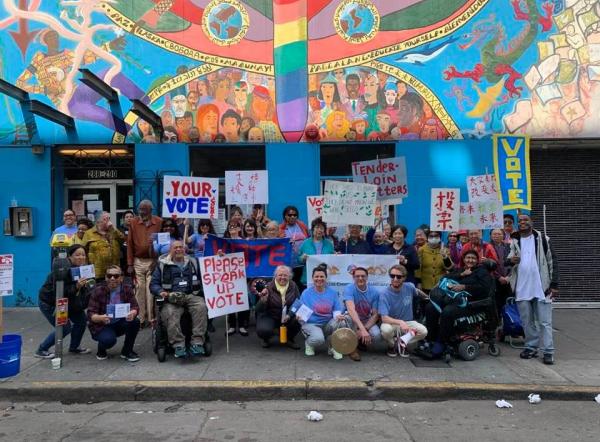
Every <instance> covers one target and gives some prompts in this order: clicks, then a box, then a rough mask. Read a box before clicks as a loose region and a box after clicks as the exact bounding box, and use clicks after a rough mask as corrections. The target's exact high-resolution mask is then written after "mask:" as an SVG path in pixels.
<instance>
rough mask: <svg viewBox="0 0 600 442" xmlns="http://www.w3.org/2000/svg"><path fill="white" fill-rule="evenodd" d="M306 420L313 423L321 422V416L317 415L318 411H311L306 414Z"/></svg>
mask: <svg viewBox="0 0 600 442" xmlns="http://www.w3.org/2000/svg"><path fill="white" fill-rule="evenodd" d="M306 418H307V419H308V420H309V421H313V422H319V421H322V420H323V415H322V414H321V413H319V412H318V411H314V410H313V411H311V412H310V413H308V414H307V415H306Z"/></svg>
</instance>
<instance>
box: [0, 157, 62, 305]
mask: <svg viewBox="0 0 600 442" xmlns="http://www.w3.org/2000/svg"><path fill="white" fill-rule="evenodd" d="M50 157H51V152H50V149H49V148H46V150H45V152H44V154H42V155H34V154H33V153H32V152H31V147H29V146H27V147H8V146H0V215H1V216H0V218H1V219H2V221H4V218H8V208H9V206H10V205H11V200H12V199H13V197H14V198H15V199H16V200H17V203H18V205H19V206H26V207H32V208H33V233H34V236H33V237H30V238H18V237H13V236H4V235H1V236H0V253H12V254H13V255H14V256H15V258H14V266H15V268H14V290H15V296H9V297H5V298H4V305H5V306H8V307H11V306H23V307H25V306H34V305H37V296H38V290H39V288H40V287H41V285H42V283H43V282H44V278H45V277H46V275H47V273H48V271H49V270H50V251H49V246H48V244H49V239H50V233H51V228H50V226H51V219H50V218H51V210H50V201H51V197H52V183H51V178H50V170H51V165H50Z"/></svg>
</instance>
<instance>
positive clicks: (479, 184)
mask: <svg viewBox="0 0 600 442" xmlns="http://www.w3.org/2000/svg"><path fill="white" fill-rule="evenodd" d="M467 191H468V192H469V201H489V200H496V201H497V200H499V199H500V196H499V194H498V187H497V185H496V177H495V176H494V175H493V174H487V175H473V176H468V177H467Z"/></svg>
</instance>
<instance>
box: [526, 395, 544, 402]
mask: <svg viewBox="0 0 600 442" xmlns="http://www.w3.org/2000/svg"><path fill="white" fill-rule="evenodd" d="M527 397H528V398H529V403H530V404H539V403H540V402H542V398H541V397H540V395H539V394H535V393H531V394H530V395H529V396H527Z"/></svg>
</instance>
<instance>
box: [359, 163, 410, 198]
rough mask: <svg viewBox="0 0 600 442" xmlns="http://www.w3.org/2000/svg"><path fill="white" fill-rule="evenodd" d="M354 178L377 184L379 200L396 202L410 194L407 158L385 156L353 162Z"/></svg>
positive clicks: (360, 181) (361, 181)
mask: <svg viewBox="0 0 600 442" xmlns="http://www.w3.org/2000/svg"><path fill="white" fill-rule="evenodd" d="M352 179H353V180H354V182H355V183H368V184H374V185H376V186H377V200H378V201H386V202H388V204H395V203H396V200H398V199H400V200H401V199H402V198H406V197H407V196H408V180H407V178H406V159H405V158H404V157H396V158H385V159H377V160H371V161H357V162H354V163H352Z"/></svg>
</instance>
